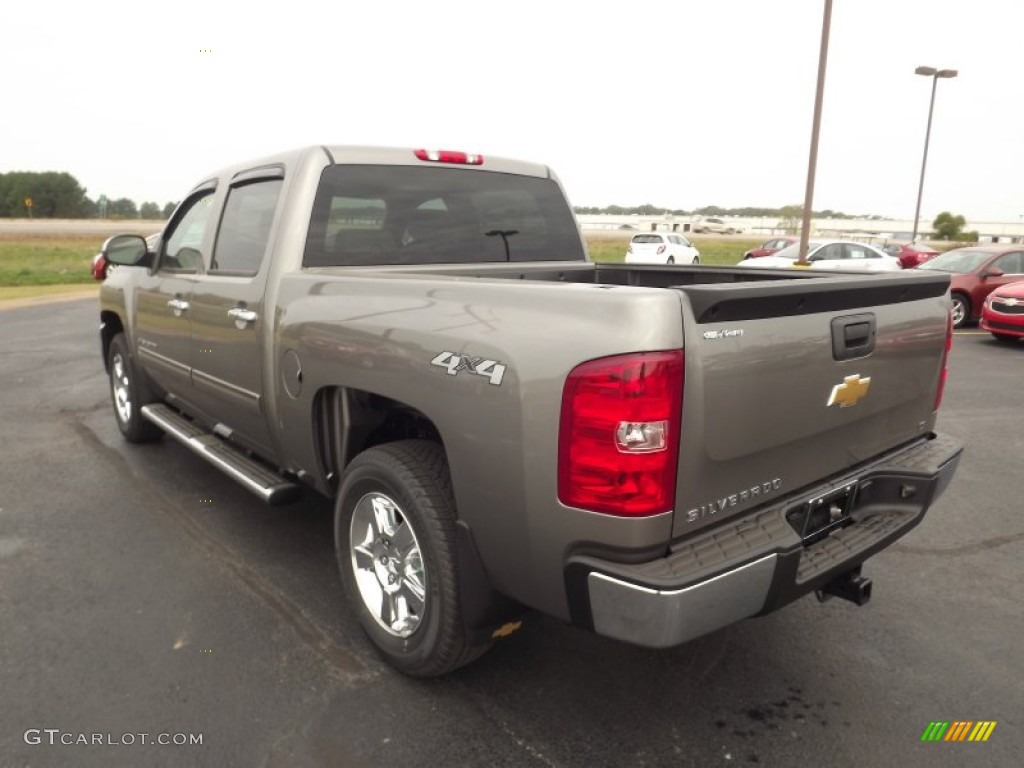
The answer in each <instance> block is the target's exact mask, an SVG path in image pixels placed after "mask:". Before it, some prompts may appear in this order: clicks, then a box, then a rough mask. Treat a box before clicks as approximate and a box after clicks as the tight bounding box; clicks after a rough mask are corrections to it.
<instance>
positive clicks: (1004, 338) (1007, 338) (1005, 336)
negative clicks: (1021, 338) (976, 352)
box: [991, 331, 1018, 344]
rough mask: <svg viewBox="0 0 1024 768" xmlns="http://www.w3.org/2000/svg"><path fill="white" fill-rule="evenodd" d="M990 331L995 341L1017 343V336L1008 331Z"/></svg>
mask: <svg viewBox="0 0 1024 768" xmlns="http://www.w3.org/2000/svg"><path fill="white" fill-rule="evenodd" d="M991 333H992V336H993V338H995V340H996V341H1001V342H1003V343H1004V344H1016V343H1017V338H1018V337H1017V336H1012V335H1010V334H1009V333H996V332H995V331H991Z"/></svg>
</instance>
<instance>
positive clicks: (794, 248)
mask: <svg viewBox="0 0 1024 768" xmlns="http://www.w3.org/2000/svg"><path fill="white" fill-rule="evenodd" d="M823 245H824V243H822V242H820V241H815V240H812V241H811V242H809V243H808V244H807V255H808V256H810V255H811V254H812V253H814V252H815V251H816V250H818V249H819V248H821V246H823ZM776 257H778V258H780V259H790V260H792V261H796V260H797V259H798V258H799V257H800V243H793V244H792V245H787V246H786V247H785V248H783V249H782V250H781V251H776V252H775V253H773V254H772V258H776Z"/></svg>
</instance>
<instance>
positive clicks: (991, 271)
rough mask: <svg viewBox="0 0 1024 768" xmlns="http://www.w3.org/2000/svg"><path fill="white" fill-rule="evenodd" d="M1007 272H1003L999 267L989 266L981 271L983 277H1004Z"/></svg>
mask: <svg viewBox="0 0 1024 768" xmlns="http://www.w3.org/2000/svg"><path fill="white" fill-rule="evenodd" d="M1005 274H1006V273H1005V272H1003V270H1001V269H1000V268H999V267H989V268H988V269H986V270H985V271H984V272H982V273H981V276H982V277H1002V276H1003V275H1005Z"/></svg>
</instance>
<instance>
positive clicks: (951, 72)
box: [910, 67, 957, 242]
mask: <svg viewBox="0 0 1024 768" xmlns="http://www.w3.org/2000/svg"><path fill="white" fill-rule="evenodd" d="M914 74H915V75H924V76H925V77H930V78H931V79H932V100H931V102H929V104H928V127H927V128H926V129H925V131H924V157H922V158H921V180H920V181H919V182H918V184H917V208H915V209H914V234H913V235H911V236H910V242H914V241H915V240H917V225H918V222H919V221H920V219H921V194H922V193H923V192H924V167H925V166H926V165H927V164H928V140H929V139H930V138H931V135H932V112H933V111H934V109H935V86H936V85H937V84H938V82H939V78H940V77H956V76H957V71H956V70H955V69H935V67H918V68H917V69H915V70H914Z"/></svg>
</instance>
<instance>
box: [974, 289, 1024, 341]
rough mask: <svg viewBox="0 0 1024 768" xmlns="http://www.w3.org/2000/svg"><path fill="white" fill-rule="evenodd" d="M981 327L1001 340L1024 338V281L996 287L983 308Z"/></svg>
mask: <svg viewBox="0 0 1024 768" xmlns="http://www.w3.org/2000/svg"><path fill="white" fill-rule="evenodd" d="M981 327H982V328H984V329H985V330H986V331H988V332H989V333H991V334H992V335H993V336H995V337H996V338H997V339H999V341H1016V340H1017V339H1020V338H1024V282H1021V283H1010V284H1009V285H1004V286H1003V287H1002V288H996V290H994V291H992V293H990V294H989V295H988V298H987V299H985V305H984V306H983V307H982V309H981Z"/></svg>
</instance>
